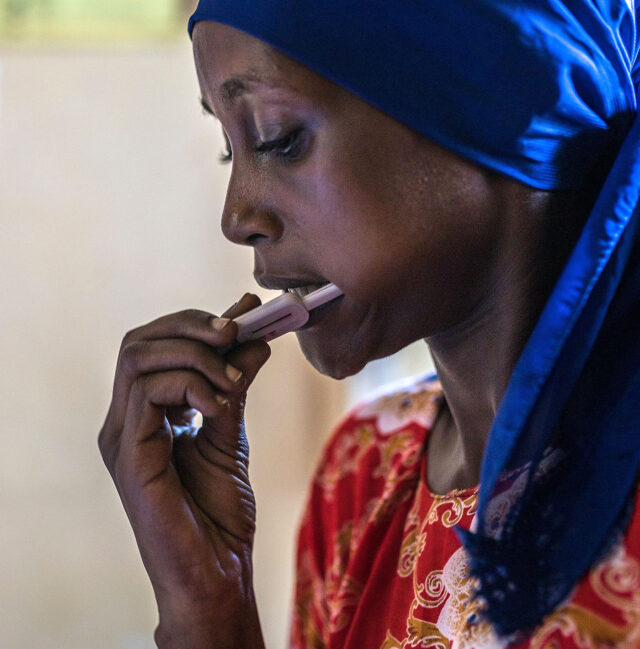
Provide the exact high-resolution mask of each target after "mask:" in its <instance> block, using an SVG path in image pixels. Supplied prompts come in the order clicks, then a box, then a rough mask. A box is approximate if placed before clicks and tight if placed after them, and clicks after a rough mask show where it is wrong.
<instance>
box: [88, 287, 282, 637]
mask: <svg viewBox="0 0 640 649" xmlns="http://www.w3.org/2000/svg"><path fill="white" fill-rule="evenodd" d="M259 303H260V300H259V299H258V298H257V297H256V296H252V295H246V296H244V297H243V298H242V299H241V300H240V302H238V304H237V305H234V307H232V308H231V309H230V310H229V311H227V312H226V313H225V314H224V317H222V318H216V317H214V316H212V315H210V314H208V313H205V312H202V311H184V312H181V313H176V314H173V315H169V316H165V317H163V318H160V319H158V320H155V321H153V322H151V323H149V324H147V325H145V326H142V327H140V328H138V329H135V330H133V331H131V332H129V333H128V334H127V335H126V336H125V338H124V340H123V342H122V346H121V349H120V354H119V358H118V364H117V370H116V376H115V382H114V388H113V399H112V402H111V406H110V408H109V412H108V414H107V417H106V421H105V423H104V426H103V428H102V430H101V432H100V436H99V446H100V450H101V453H102V456H103V458H104V461H105V464H106V465H107V468H108V469H109V472H110V473H111V476H112V478H113V480H114V483H115V485H116V488H117V490H118V493H119V495H120V498H121V500H122V503H123V505H124V508H125V510H126V513H127V516H128V518H129V521H130V523H131V526H132V528H133V531H134V533H135V536H136V541H137V543H138V547H139V549H140V553H141V555H142V560H143V562H144V565H145V568H146V570H147V572H148V574H149V577H150V578H151V583H152V585H153V589H154V593H155V597H156V601H157V604H158V610H159V619H160V622H159V625H158V628H157V630H156V642H157V644H158V646H159V647H160V648H161V649H165V648H172V649H173V648H177V647H181V648H182V649H187V648H188V649H200V647H202V648H204V647H207V648H210V647H212V646H215V647H218V648H220V649H240V648H241V647H242V648H243V649H248V648H252V649H253V648H257V649H259V648H260V647H263V646H264V644H263V641H262V635H261V632H260V624H259V620H258V615H257V609H256V606H255V601H254V595H253V582H252V565H251V551H252V546H253V536H254V529H255V501H254V497H253V492H252V490H251V485H250V483H249V476H248V461H249V456H248V444H247V439H246V436H245V431H244V423H243V410H244V404H245V396H246V391H247V389H248V387H249V386H250V384H251V382H252V381H253V379H254V378H255V376H256V374H257V372H258V370H259V369H260V367H261V366H262V365H263V363H264V362H265V361H266V360H267V358H268V357H269V353H270V352H269V347H268V345H267V344H266V343H264V342H262V341H254V342H250V343H246V344H243V345H240V346H238V347H236V348H235V349H232V351H230V352H229V353H228V354H226V356H224V357H223V356H221V355H220V353H219V350H220V349H223V348H225V347H227V346H228V345H229V344H230V343H232V342H233V340H234V339H235V336H236V334H237V326H236V325H235V323H234V322H233V321H232V320H230V319H229V318H232V317H235V316H237V315H239V314H240V313H244V312H245V311H248V310H249V309H251V308H253V307H255V306H257V305H258V304H259ZM196 411H199V412H200V413H202V416H203V424H202V427H200V428H195V427H194V426H193V416H194V415H195V413H196ZM238 611H240V612H241V615H240V616H239V615H238Z"/></svg>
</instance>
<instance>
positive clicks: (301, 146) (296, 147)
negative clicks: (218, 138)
mask: <svg viewBox="0 0 640 649" xmlns="http://www.w3.org/2000/svg"><path fill="white" fill-rule="evenodd" d="M223 136H224V141H225V147H226V148H225V150H224V151H222V152H221V154H220V162H223V163H227V162H231V160H232V159H233V154H232V151H231V143H230V142H229V138H228V137H227V134H226V133H224V131H223ZM307 144H308V137H307V135H306V132H305V130H304V129H302V128H297V129H294V130H292V131H290V132H289V133H287V134H286V135H284V136H283V137H279V138H276V139H274V140H268V141H267V142H259V143H258V144H256V145H255V146H254V148H253V150H254V152H255V153H257V154H258V155H259V156H261V157H263V156H270V155H273V156H275V157H276V158H278V159H280V160H282V161H284V162H293V161H295V160H299V159H300V158H301V157H302V156H303V155H304V153H305V151H306V148H307Z"/></svg>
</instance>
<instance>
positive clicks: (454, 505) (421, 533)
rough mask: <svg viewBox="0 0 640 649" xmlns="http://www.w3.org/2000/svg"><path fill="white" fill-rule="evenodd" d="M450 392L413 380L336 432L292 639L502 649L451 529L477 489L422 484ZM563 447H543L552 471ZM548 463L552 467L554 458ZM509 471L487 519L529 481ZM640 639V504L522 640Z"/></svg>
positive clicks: (533, 644)
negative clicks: (620, 534)
mask: <svg viewBox="0 0 640 649" xmlns="http://www.w3.org/2000/svg"><path fill="white" fill-rule="evenodd" d="M440 403H441V388H440V385H439V383H437V382H436V381H430V382H429V381H417V382H416V383H415V384H414V385H411V386H403V387H402V388H401V389H400V390H398V391H395V392H393V393H391V394H387V395H382V396H378V397H376V398H375V399H374V400H372V401H370V402H369V403H366V404H364V405H362V406H360V407H358V408H356V409H355V410H354V411H353V412H352V413H351V414H350V415H349V416H348V417H347V418H346V419H345V421H344V422H343V423H342V424H341V426H340V427H339V428H338V430H337V432H336V433H335V434H334V436H333V437H332V438H331V439H330V441H329V443H328V445H327V447H326V450H325V454H324V458H323V460H322V463H321V465H320V468H319V470H318V472H317V474H316V478H315V480H314V482H313V485H312V492H311V494H310V498H309V504H308V507H307V510H306V513H305V516H304V519H303V522H302V525H301V528H300V536H299V542H298V572H297V575H298V576H297V582H296V595H295V602H296V605H295V609H294V617H293V625H292V636H291V648H292V649H506V646H507V641H506V640H505V639H503V638H499V637H497V636H496V634H495V633H494V631H493V629H492V628H491V626H490V625H489V624H488V623H487V622H486V621H484V618H483V616H482V610H481V606H482V604H481V601H480V600H478V599H474V598H473V597H472V595H473V593H474V592H475V590H476V588H475V586H476V583H475V581H474V579H473V578H472V576H471V575H470V572H469V563H468V556H467V554H466V552H465V550H464V548H463V547H462V546H461V543H460V541H459V539H458V537H457V535H456V527H461V528H464V529H473V528H474V527H475V520H476V507H477V496H478V490H477V488H473V489H465V490H458V491H452V492H451V493H449V494H446V495H441V496H439V495H435V494H433V493H431V492H430V491H429V489H428V487H427V476H426V468H427V462H426V456H425V448H426V441H427V436H428V432H429V430H430V428H431V427H432V425H433V423H434V421H435V419H436V417H437V414H438V408H439V407H440ZM558 459H559V458H558V456H557V454H554V453H553V452H548V458H547V460H548V461H547V462H546V464H545V466H547V467H549V468H553V467H554V466H556V464H557V461H558ZM545 470H546V469H545ZM526 472H527V468H526V467H523V468H522V469H521V470H520V471H516V472H513V473H512V474H510V475H508V476H504V480H503V483H502V485H501V489H502V492H501V494H500V496H499V497H496V498H494V499H493V501H492V502H491V503H490V506H489V509H488V514H489V523H490V527H491V528H495V529H496V530H499V529H500V527H501V525H502V522H503V518H504V512H505V511H507V510H508V508H509V505H510V503H511V502H512V500H513V498H515V497H517V494H518V493H519V492H520V490H521V489H522V488H523V486H524V482H525V480H526V478H527V473H526ZM638 647H640V511H638V507H636V509H635V511H634V514H633V516H632V518H631V523H630V525H629V528H628V530H627V532H626V534H625V536H624V538H623V539H621V540H620V542H619V543H618V544H617V545H616V546H615V547H614V549H613V550H612V551H611V552H610V553H609V554H608V555H607V556H606V557H605V558H604V559H603V560H601V561H600V562H599V563H598V564H597V565H596V566H595V567H594V568H593V569H592V570H591V571H590V572H589V573H588V574H587V575H586V576H585V577H584V578H583V579H582V580H581V581H580V582H579V583H578V584H577V586H576V588H575V589H574V591H573V592H572V593H571V595H570V597H568V598H567V600H566V601H565V602H564V603H563V604H562V605H561V606H560V607H558V609H557V610H556V611H554V612H553V613H552V614H551V615H550V616H548V617H547V618H546V619H545V620H543V622H542V624H541V625H540V627H539V628H538V629H537V630H536V632H535V633H534V634H533V635H532V636H531V637H530V638H529V639H528V640H527V641H526V642H524V643H523V644H521V645H519V646H518V647H517V648H514V649H632V648H633V649H638Z"/></svg>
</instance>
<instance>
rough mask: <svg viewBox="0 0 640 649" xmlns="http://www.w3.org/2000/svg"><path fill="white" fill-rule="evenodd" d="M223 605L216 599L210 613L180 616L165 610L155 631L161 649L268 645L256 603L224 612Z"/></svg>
mask: <svg viewBox="0 0 640 649" xmlns="http://www.w3.org/2000/svg"><path fill="white" fill-rule="evenodd" d="M224 608H226V607H224ZM219 609H220V607H219V606H218V607H216V606H215V604H214V603H212V608H211V613H210V615H208V616H203V615H202V613H200V614H196V615H189V614H185V615H183V616H181V618H180V619H176V618H175V617H169V616H168V615H162V614H161V615H160V621H159V623H158V627H157V628H156V632H155V641H156V644H157V646H158V649H264V640H263V638H262V631H261V629H260V620H259V617H258V611H257V608H256V607H255V605H250V606H246V607H240V608H238V609H237V610H234V611H233V612H228V611H227V612H225V613H224V614H223V615H221V614H220V610H219Z"/></svg>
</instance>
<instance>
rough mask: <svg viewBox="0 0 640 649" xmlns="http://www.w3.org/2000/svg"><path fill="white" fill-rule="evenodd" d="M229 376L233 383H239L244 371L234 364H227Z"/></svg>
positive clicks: (226, 369)
mask: <svg viewBox="0 0 640 649" xmlns="http://www.w3.org/2000/svg"><path fill="white" fill-rule="evenodd" d="M224 373H225V374H226V375H227V378H228V379H229V380H230V381H233V383H237V382H238V381H239V380H240V379H241V378H242V372H241V371H240V370H239V369H237V368H236V367H234V366H233V365H227V366H226V367H225V369H224Z"/></svg>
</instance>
